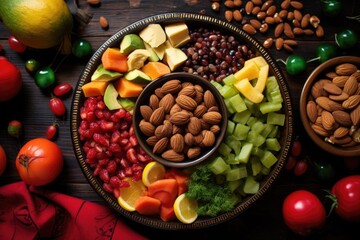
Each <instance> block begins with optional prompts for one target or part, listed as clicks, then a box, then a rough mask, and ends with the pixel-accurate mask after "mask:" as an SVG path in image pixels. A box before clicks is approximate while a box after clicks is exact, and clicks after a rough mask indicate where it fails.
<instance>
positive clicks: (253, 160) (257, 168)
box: [250, 156, 262, 176]
mask: <svg viewBox="0 0 360 240" xmlns="http://www.w3.org/2000/svg"><path fill="white" fill-rule="evenodd" d="M250 164H251V172H252V175H253V176H256V175H258V174H259V173H260V172H261V169H262V164H261V162H260V160H259V158H258V157H255V156H251V157H250Z"/></svg>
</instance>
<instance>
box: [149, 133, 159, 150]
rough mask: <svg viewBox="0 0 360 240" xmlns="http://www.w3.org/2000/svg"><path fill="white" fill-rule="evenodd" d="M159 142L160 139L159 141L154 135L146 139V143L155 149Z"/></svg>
mask: <svg viewBox="0 0 360 240" xmlns="http://www.w3.org/2000/svg"><path fill="white" fill-rule="evenodd" d="M157 142H158V139H157V137H156V136H155V135H153V136H151V137H149V138H147V139H146V143H147V144H148V145H149V146H152V147H154V146H155V144H156V143H157Z"/></svg>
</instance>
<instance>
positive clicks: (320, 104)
mask: <svg viewBox="0 0 360 240" xmlns="http://www.w3.org/2000/svg"><path fill="white" fill-rule="evenodd" d="M300 115H301V120H302V123H303V125H304V127H305V130H306V132H307V133H308V135H309V136H310V138H311V139H312V140H313V141H314V142H315V143H316V144H317V145H318V146H319V147H320V148H322V149H323V150H324V151H327V152H329V153H331V154H334V155H338V156H346V157H354V156H360V57H353V56H342V57H336V58H333V59H330V60H328V61H326V62H324V63H323V64H321V65H320V66H318V67H317V68H316V69H315V70H314V71H313V72H312V74H311V75H310V76H309V78H308V79H307V81H306V83H305V85H304V87H303V90H302V93H301V97H300Z"/></svg>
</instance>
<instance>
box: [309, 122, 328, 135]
mask: <svg viewBox="0 0 360 240" xmlns="http://www.w3.org/2000/svg"><path fill="white" fill-rule="evenodd" d="M311 128H312V129H313V130H314V132H315V133H316V134H318V135H320V136H322V137H327V136H329V133H328V131H326V130H325V129H324V128H323V127H321V126H319V125H316V124H312V125H311Z"/></svg>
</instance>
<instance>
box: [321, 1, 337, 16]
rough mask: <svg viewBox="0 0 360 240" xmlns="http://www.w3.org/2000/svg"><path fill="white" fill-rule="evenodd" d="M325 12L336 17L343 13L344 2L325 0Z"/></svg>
mask: <svg viewBox="0 0 360 240" xmlns="http://www.w3.org/2000/svg"><path fill="white" fill-rule="evenodd" d="M322 3H323V8H322V10H323V12H324V14H325V15H326V16H329V17H335V16H337V15H339V14H340V13H341V10H342V3H341V1H340V0H323V1H322Z"/></svg>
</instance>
